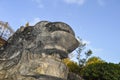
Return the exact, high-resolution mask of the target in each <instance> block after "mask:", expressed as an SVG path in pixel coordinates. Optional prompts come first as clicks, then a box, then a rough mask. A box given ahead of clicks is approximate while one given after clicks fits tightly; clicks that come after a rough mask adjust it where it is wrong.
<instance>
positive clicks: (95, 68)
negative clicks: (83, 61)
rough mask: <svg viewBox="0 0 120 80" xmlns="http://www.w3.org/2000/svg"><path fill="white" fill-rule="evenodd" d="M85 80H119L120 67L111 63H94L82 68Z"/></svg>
mask: <svg viewBox="0 0 120 80" xmlns="http://www.w3.org/2000/svg"><path fill="white" fill-rule="evenodd" d="M82 76H83V78H84V79H85V80H120V65H119V64H113V63H95V64H90V65H88V66H86V67H84V68H83V70H82Z"/></svg>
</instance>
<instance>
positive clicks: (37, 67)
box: [0, 21, 79, 80]
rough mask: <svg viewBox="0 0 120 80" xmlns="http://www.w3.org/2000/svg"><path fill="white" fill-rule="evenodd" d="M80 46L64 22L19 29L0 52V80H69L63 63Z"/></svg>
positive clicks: (40, 23)
mask: <svg viewBox="0 0 120 80" xmlns="http://www.w3.org/2000/svg"><path fill="white" fill-rule="evenodd" d="M78 45H79V42H78V41H77V39H76V38H75V34H74V31H73V30H72V29H71V27H70V26H69V25H67V24H66V23H63V22H48V21H41V22H38V23H37V24H35V25H34V26H28V27H21V28H20V29H18V30H17V31H16V32H15V33H14V34H13V36H11V37H10V38H9V39H8V41H7V44H5V45H4V46H2V47H1V48H0V80H68V79H67V78H68V68H67V67H66V65H65V64H64V63H63V62H62V59H64V58H67V57H68V54H69V53H71V52H72V51H73V50H75V49H76V48H77V47H78Z"/></svg>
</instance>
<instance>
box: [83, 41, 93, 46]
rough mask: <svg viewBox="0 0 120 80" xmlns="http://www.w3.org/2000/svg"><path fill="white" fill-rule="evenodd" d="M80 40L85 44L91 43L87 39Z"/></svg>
mask: <svg viewBox="0 0 120 80" xmlns="http://www.w3.org/2000/svg"><path fill="white" fill-rule="evenodd" d="M82 42H83V43H85V44H86V45H90V43H91V42H90V41H87V40H83V41H82Z"/></svg>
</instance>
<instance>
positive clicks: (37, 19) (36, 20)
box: [30, 18, 40, 26]
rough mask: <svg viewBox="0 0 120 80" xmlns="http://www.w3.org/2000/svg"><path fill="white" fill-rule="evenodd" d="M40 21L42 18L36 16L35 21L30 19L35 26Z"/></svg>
mask: <svg viewBox="0 0 120 80" xmlns="http://www.w3.org/2000/svg"><path fill="white" fill-rule="evenodd" d="M39 21H40V18H34V19H33V21H30V25H31V26H33V25H35V24H36V23H37V22H39Z"/></svg>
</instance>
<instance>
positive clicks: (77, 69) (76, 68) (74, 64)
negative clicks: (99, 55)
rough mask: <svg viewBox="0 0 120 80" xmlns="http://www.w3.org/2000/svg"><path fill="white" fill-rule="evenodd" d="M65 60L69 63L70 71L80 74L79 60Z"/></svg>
mask: <svg viewBox="0 0 120 80" xmlns="http://www.w3.org/2000/svg"><path fill="white" fill-rule="evenodd" d="M63 62H64V63H65V64H66V65H67V67H68V69H69V71H70V72H73V73H76V74H80V67H79V65H78V64H77V62H74V61H72V60H70V59H69V58H67V59H64V60H63Z"/></svg>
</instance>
